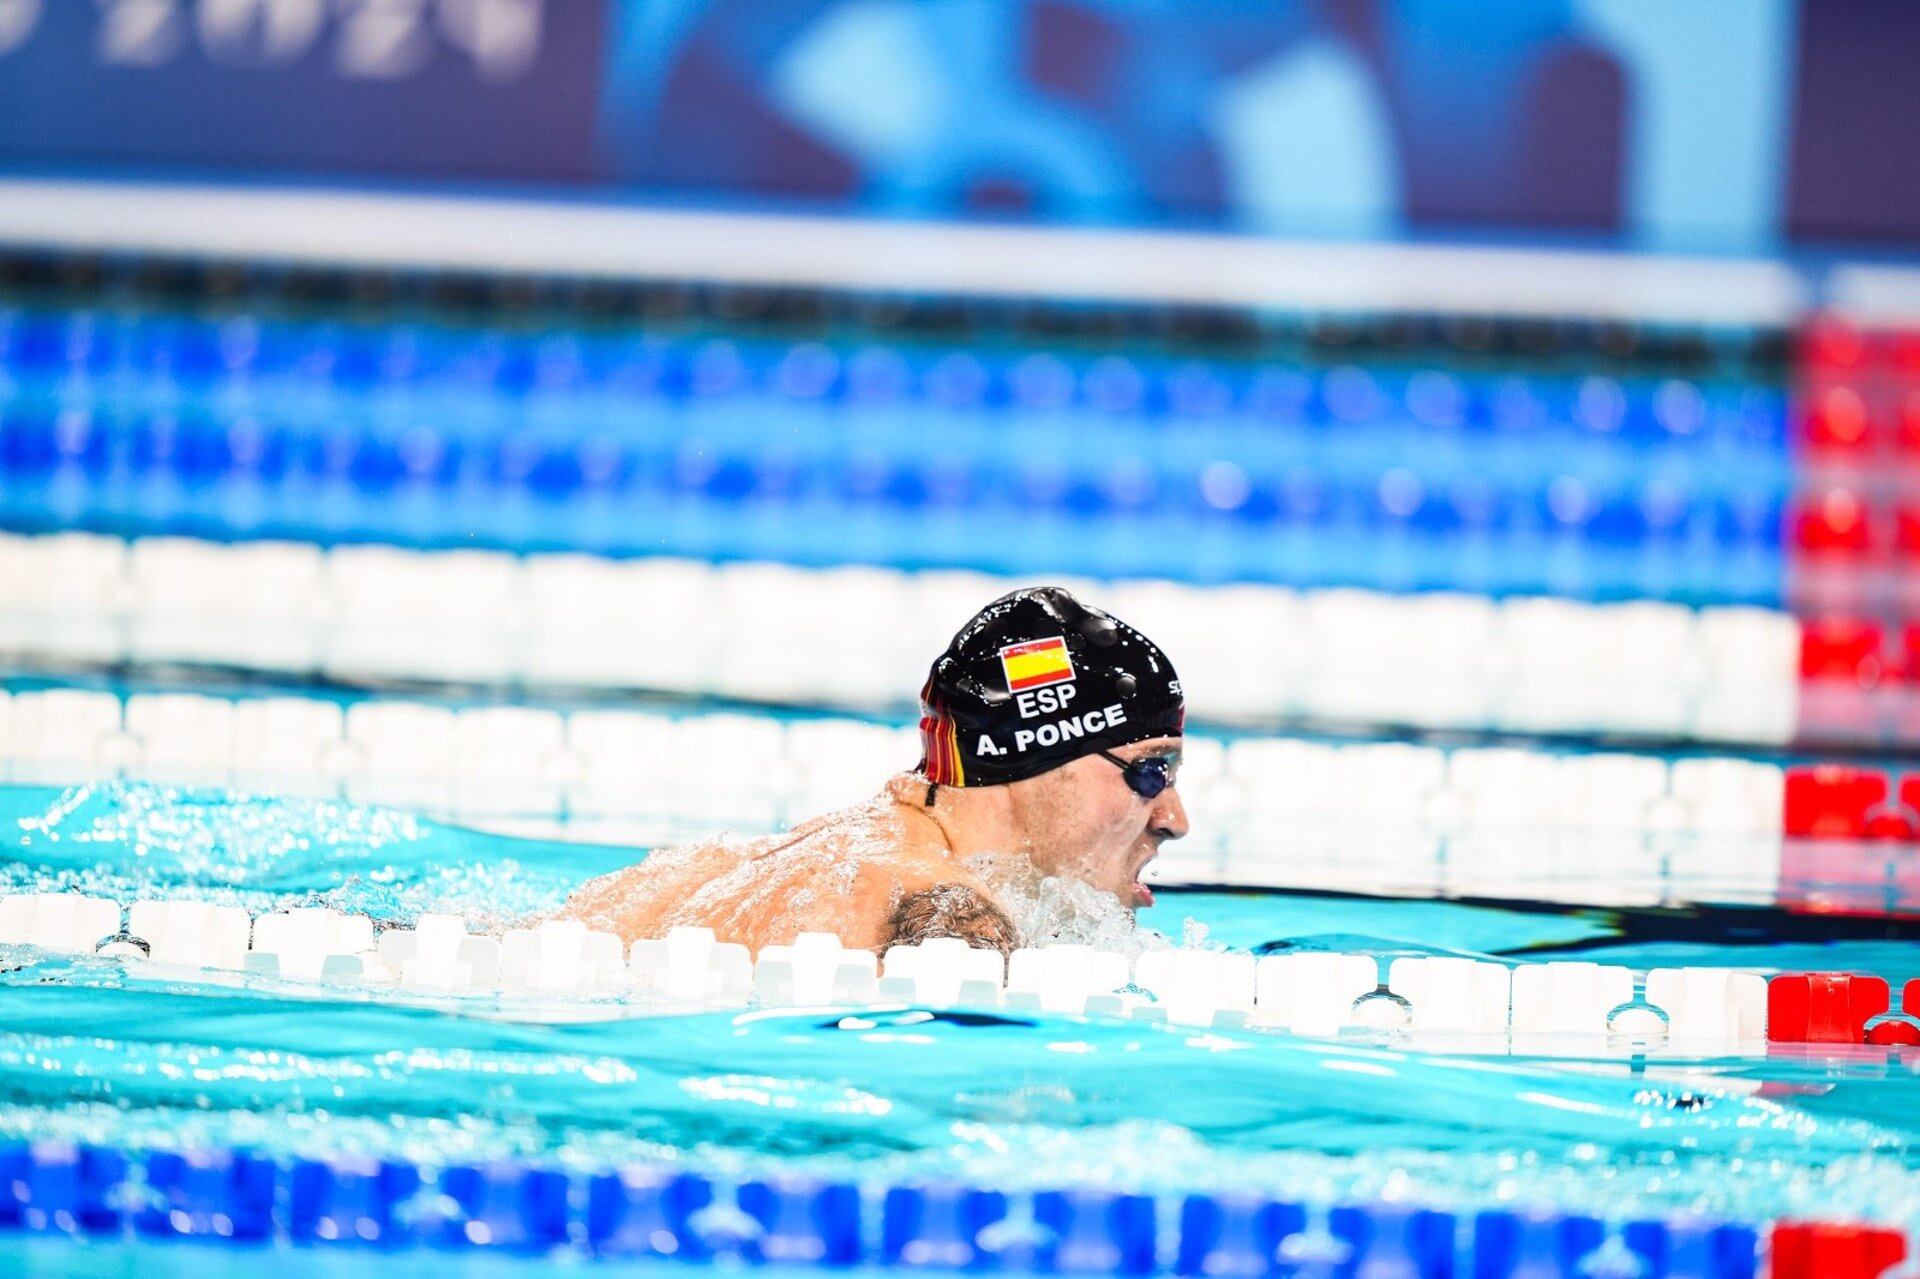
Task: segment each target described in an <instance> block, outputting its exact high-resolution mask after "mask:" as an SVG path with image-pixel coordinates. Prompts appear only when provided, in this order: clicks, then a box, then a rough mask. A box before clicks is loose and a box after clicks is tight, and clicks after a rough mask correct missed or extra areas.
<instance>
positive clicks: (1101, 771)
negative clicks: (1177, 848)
mask: <svg viewBox="0 0 1920 1279" xmlns="http://www.w3.org/2000/svg"><path fill="white" fill-rule="evenodd" d="M1113 754H1115V755H1117V756H1118V757H1119V758H1121V759H1124V760H1129V761H1131V760H1136V759H1145V758H1147V757H1148V756H1159V757H1161V758H1164V759H1167V760H1170V761H1171V762H1173V763H1174V764H1176V765H1177V764H1178V762H1179V759H1180V739H1179V738H1177V737H1155V738H1151V739H1149V740H1147V741H1144V742H1135V743H1134V744H1133V745H1131V746H1122V747H1119V748H1118V749H1116V750H1115V751H1114V752H1113ZM1007 789H1008V792H1009V798H1010V799H1011V800H1012V801H1013V805H1014V812H1015V815H1016V817H1017V819H1018V820H1019V822H1020V824H1021V827H1022V829H1023V830H1025V831H1026V833H1027V836H1028V838H1029V839H1030V840H1031V841H1032V857H1033V861H1034V864H1035V865H1036V866H1037V867H1039V869H1040V870H1041V871H1042V872H1043V873H1044V874H1048V875H1066V876H1071V877H1072V878H1074V879H1079V880H1084V881H1085V882H1087V883H1089V884H1092V885H1093V886H1094V887H1095V888H1099V889H1102V890H1104V891H1106V892H1109V893H1112V894H1113V895H1114V896H1115V897H1118V898H1119V899H1120V900H1121V901H1122V902H1124V903H1125V904H1126V905H1128V906H1130V907H1136V908H1137V907H1140V906H1151V905H1152V904H1153V894H1152V893H1151V892H1149V891H1148V890H1147V888H1146V886H1145V885H1144V884H1142V883H1141V882H1140V874H1141V872H1142V871H1143V870H1145V869H1146V865H1147V863H1148V862H1150V861H1152V860H1153V858H1154V855H1155V854H1157V853H1158V852H1159V851H1160V845H1161V844H1162V843H1164V842H1166V841H1167V840H1169V839H1179V838H1180V837H1181V836H1182V835H1184V834H1186V833H1187V810H1186V809H1185V808H1184V807H1183V806H1182V805H1181V803H1180V788H1179V785H1178V783H1177V781H1176V784H1174V785H1172V786H1169V787H1167V788H1166V789H1165V790H1163V791H1161V792H1160V793H1159V794H1158V795H1156V796H1154V797H1153V798H1152V799H1142V798H1141V797H1140V796H1138V795H1136V794H1134V792H1133V789H1132V788H1131V787H1129V786H1128V785H1127V783H1126V779H1125V777H1124V776H1123V775H1122V773H1121V771H1120V769H1119V768H1118V767H1117V766H1116V765H1115V764H1114V763H1113V762H1112V761H1111V760H1107V759H1102V758H1101V757H1100V756H1098V755H1083V756H1081V757H1080V758H1079V759H1076V760H1074V761H1073V762H1072V763H1069V764H1063V765H1061V766H1060V767H1059V768H1056V769H1053V770H1052V771H1051V772H1046V773H1042V774H1041V775H1040V776H1038V777H1030V778H1027V779H1026V780H1025V781H1019V782H1013V783H1011V784H1010V785H1009V786H1008V788H1007Z"/></svg>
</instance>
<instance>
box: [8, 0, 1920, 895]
mask: <svg viewBox="0 0 1920 1279" xmlns="http://www.w3.org/2000/svg"><path fill="white" fill-rule="evenodd" d="M1916 59H1920V8H1915V7H1914V6H1912V5H1910V4H1904V3H1897V2H1895V0H1822V2H1821V3H1818V4H1814V3H1804V4H1801V3H1793V2H1792V0H1738V2H1736V0H1694V2H1693V3H1688V4H1684V5H1673V4H1663V3H1654V2H1651V0H1566V2H1554V0H1538V2H1531V3H1529V2H1521V0H1513V2H1509V3H1498V4H1482V5H1475V6H1466V7H1463V6H1458V5H1443V4H1435V3H1428V2H1427V0H1405V2H1404V3H1390V2H1388V0H1374V2H1368V0H1325V2H1324V3H1307V2H1302V3H1285V2H1275V0H1263V2H1261V3H1252V2H1241V0H1185V2H1183V3H1179V4H1172V3H1157V2H1155V0H1027V2H1016V0H753V2H752V3H745V2H743V0H565V2H564V3H562V2H561V0H409V2H406V3H375V2H373V0H362V2H352V3H327V2H325V0H101V2H100V3H97V4H62V3H58V2H57V0H0V526H4V528H5V530H6V531H7V535H6V536H5V537H4V538H0V649H4V651H5V653H6V654H7V655H8V657H7V662H8V665H7V671H8V679H7V683H6V689H7V693H8V696H7V700H6V702H5V721H4V722H5V725H6V731H5V735H4V739H3V740H4V741H5V743H6V748H5V760H6V762H5V768H6V769H7V774H6V776H7V778H8V779H9V780H11V781H14V782H16V783H28V782H52V781H57V782H67V781H73V780H80V779H85V778H92V777H111V776H138V777H144V778H149V779H155V780H167V781H184V782H193V783H196V784H205V785H228V786H242V787H270V788H274V789H284V790H294V791H313V790H319V791H323V792H327V793H341V794H345V795H346V796H348V797H349V798H355V799H365V800H372V801H381V802H393V803H399V804H403V805H405V806H408V807H413V808H417V809H421V810H423V811H427V812H430V813H435V814H441V815H450V816H453V817H455V818H458V819H459V820H461V821H466V822H471V823H475V824H479V825H483V826H489V827H494V828H500V829H508V830H516V831H528V830H536V829H537V830H539V831H542V832H546V833H551V832H554V831H560V832H562V833H567V834H571V835H574V836H577V837H580V838H587V839H605V840H621V841H631V842H636V843H651V842H655V841H657V840H659V839H664V838H676V837H680V836H684V835H687V834H694V833H702V832H707V831H711V830H714V829H719V828H731V829H736V830H742V829H746V830H750V829H760V828H764V827H767V826H771V825H773V824H775V823H778V822H780V821H784V820H789V819H791V818H793V817H797V816H800V815H803V814H805V813H807V812H810V811H815V810H817V809H818V808H820V807H822V806H826V805H830V804H834V803H841V802H848V801H850V800H854V799H858V798H860V797H861V796H863V795H865V794H869V793H871V791H872V790H873V788H875V787H877V785H878V784H879V782H880V780H881V778H882V777H883V776H884V775H885V774H886V773H888V772H890V771H894V770H896V769H899V768H904V767H910V766H911V765H912V764H913V762H914V759H915V758H916V757H917V746H916V742H915V735H914V732H913V728H912V725H913V720H914V714H915V708H914V695H915V693H916V691H917V689H918V687H919V683H920V680H921V678H922V675H923V673H924V670H925V666H926V664H927V662H928V661H929V660H930V659H931V657H932V655H933V654H934V653H935V652H936V651H937V650H938V649H939V647H940V646H941V645H942V644H943V643H944V642H945V639H946V638H947V636H948V635H949V634H951V632H952V631H953V630H954V629H955V628H956V627H957V626H958V625H959V624H960V623H961V622H962V621H963V620H965V618H966V617H967V616H968V615H969V614H971V613H972V611H973V610H974V609H975V608H977V607H978V606H979V605H980V604H982V603H984V602H985V601H986V600H988V599H990V598H991V597H992V596H993V595H995V594H997V593H999V592H1001V591H1004V590H1006V589H1010V588H1011V587H1013V586H1015V585H1019V584H1023V583H1030V582H1033V581H1039V580H1052V581H1063V582H1066V583H1067V584H1070V585H1074V586H1076V587H1078V588H1080V589H1082V590H1083V591H1084V592H1085V593H1086V594H1087V595H1088V596H1089V597H1090V598H1091V599H1093V600H1094V601H1095V602H1096V603H1100V604H1103V605H1105V606H1107V607H1109V608H1111V609H1112V610H1113V611H1115V612H1117V613H1119V614H1120V615H1121V616H1123V617H1125V618H1127V619H1128V620H1130V621H1132V622H1134V623H1135V624H1137V625H1139V626H1141V627H1142V628H1143V629H1145V630H1147V631H1148V632H1149V633H1150V634H1153V635H1154V636H1155V637H1156V638H1157V639H1159V640H1160V641H1161V642H1162V643H1163V645H1164V646H1165V647H1166V648H1168V650H1169V651H1170V653H1171V654H1172V656H1173V658H1174V660H1175V662H1176V663H1177V664H1178V665H1179V667H1180V669H1181V672H1182V674H1183V676H1184V677H1185V682H1186V685H1187V688H1188V689H1189V692H1190V695H1191V697H1192V699H1193V724H1194V728H1195V730H1196V731H1195V736H1194V738H1193V742H1192V746H1191V749H1190V752H1189V755H1190V758H1189V762H1188V765H1187V773H1186V775H1185V776H1184V777H1183V779H1182V785H1183V788H1184V790H1185V792H1186V793H1187V794H1188V802H1189V805H1190V807H1191V808H1192V809H1193V810H1194V817H1195V825H1196V833H1195V836H1194V838H1193V839H1191V840H1189V841H1187V843H1186V844H1185V845H1184V846H1183V848H1182V851H1181V852H1180V853H1179V854H1177V855H1169V856H1168V857H1167V858H1166V859H1164V869H1163V876H1164V877H1166V878H1168V879H1170V880H1172V881H1174V882H1186V883H1197V884H1241V885H1253V886H1280V885H1308V886H1316V887H1326V888H1335V889H1340V890H1350V891H1391V892H1417V893H1423V894H1430V893H1444V894H1450V895H1465V896H1476V895H1479V896H1506V897H1512V896H1521V897H1545V898H1554V897H1565V896H1568V895H1572V896H1574V897H1576V898H1577V899H1579V900H1604V901H1626V902H1660V901H1672V900H1681V901H1688V900H1759V901H1764V902H1767V903H1770V904H1771V903H1776V902H1777V903H1780V904H1784V905H1787V906H1788V907H1790V908H1793V909H1809V910H1823V911H1842V910H1844V911H1852V912H1856V913H1861V912H1864V913H1880V912H1885V911H1888V910H1897V909H1905V908H1906V907H1907V905H1908V904H1909V903H1910V902H1911V900H1913V898H1914V894H1915V892H1916V890H1920V872H1915V871H1914V870H1913V868H1912V867H1911V866H1909V864H1908V859H1907V858H1906V857H1905V856H1904V855H1903V853H1902V851H1901V850H1903V849H1904V848H1905V847H1906V846H1907V845H1909V844H1911V843H1912V841H1913V840H1914V838H1915V831H1916V823H1920V763H1916V762H1915V761H1914V757H1913V751H1914V747H1915V744H1916V742H1920V625H1915V624H1914V623H1916V622H1920V574H1916V572H1915V568H1916V566H1917V565H1920V469H1916V468H1920V268H1916V263H1917V262H1920V258H1916V256H1915V250H1916V249H1917V248H1920V121H1917V120H1916V117H1915V115H1914V113H1913V111H1912V109H1911V105H1910V103H1909V102H1907V101H1906V98H1905V95H1904V93H1903V92H1902V91H1901V89H1902V86H1903V84H1904V77H1905V75H1906V73H1907V70H1908V69H1909V68H1910V67H1911V65H1913V63H1914V62H1915V61H1916ZM1543 850H1544V851H1543ZM1554 876H1559V877H1561V879H1562V880H1564V879H1566V878H1567V877H1571V878H1572V879H1573V880H1575V881H1578V882H1577V883H1576V884H1574V886H1572V887H1569V886H1568V884H1567V883H1565V882H1546V881H1547V880H1549V879H1552V878H1553V877H1554ZM1596 877H1600V878H1604V879H1605V880H1606V883H1605V884H1596V883H1595V882H1593V881H1594V880H1595V879H1596Z"/></svg>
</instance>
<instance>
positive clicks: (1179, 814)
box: [1147, 786, 1187, 839]
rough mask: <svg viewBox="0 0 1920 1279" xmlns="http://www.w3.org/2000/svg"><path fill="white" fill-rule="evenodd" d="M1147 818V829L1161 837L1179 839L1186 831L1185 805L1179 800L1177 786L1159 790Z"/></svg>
mask: <svg viewBox="0 0 1920 1279" xmlns="http://www.w3.org/2000/svg"><path fill="white" fill-rule="evenodd" d="M1147 820H1148V829H1149V830H1151V831H1152V832H1153V833H1154V834H1155V835H1157V836H1159V837H1160V838H1161V839H1179V838H1180V837H1182V836H1183V835H1185V834H1186V833H1187V806H1186V805H1185V804H1183V803H1181V802H1180V788H1179V787H1178V786H1169V787H1167V789H1165V790H1163V791H1161V792H1160V795H1159V797H1158V798H1157V799H1155V800H1154V805H1153V812H1152V813H1150V814H1148V819H1147Z"/></svg>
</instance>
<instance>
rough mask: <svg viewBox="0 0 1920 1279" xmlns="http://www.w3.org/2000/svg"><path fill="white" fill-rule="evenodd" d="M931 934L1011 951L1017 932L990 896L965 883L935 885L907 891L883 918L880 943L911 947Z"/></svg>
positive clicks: (970, 944)
mask: <svg viewBox="0 0 1920 1279" xmlns="http://www.w3.org/2000/svg"><path fill="white" fill-rule="evenodd" d="M935 937H957V938H959V939H960V940H961V941H964V942H966V943H967V944H968V945H969V946H976V947H985V948H987V949H990V950H997V951H999V952H1000V953H1001V954H1003V955H1007V954H1011V953H1013V951H1014V950H1016V949H1017V948H1018V947H1019V945H1020V934H1019V931H1018V930H1017V929H1015V928H1014V926H1013V921H1012V920H1011V919H1009V918H1007V912H1005V911H1004V910H1001V909H1000V907H999V906H998V905H997V904H996V903H995V902H994V900H993V899H992V898H991V897H988V896H987V895H986V894H985V893H983V892H981V891H980V890H979V889H977V888H973V887H970V886H969V885H966V884H935V885H934V886H933V887H931V888H923V889H921V890H920V891H919V892H917V893H908V894H907V895H906V896H905V897H902V898H901V899H900V903H899V905H897V906H895V907H894V908H893V913H892V914H891V915H889V916H888V917H887V926H886V941H885V942H884V943H883V945H882V946H881V949H882V950H885V948H886V947H887V946H913V945H917V944H919V943H920V942H923V941H927V940H929V939H931V938H935Z"/></svg>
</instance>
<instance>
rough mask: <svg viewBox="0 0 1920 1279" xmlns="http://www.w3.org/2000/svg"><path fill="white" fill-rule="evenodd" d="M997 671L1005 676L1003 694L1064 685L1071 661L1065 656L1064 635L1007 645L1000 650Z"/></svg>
mask: <svg viewBox="0 0 1920 1279" xmlns="http://www.w3.org/2000/svg"><path fill="white" fill-rule="evenodd" d="M1000 669H1001V670H1003V671H1005V672H1006V675H1007V691H1008V692H1010V693H1024V692H1026V691H1027V690H1028V689H1030V688H1044V687H1046V686H1047V685H1048V684H1064V683H1066V682H1067V681H1068V680H1070V679H1072V678H1073V659H1072V658H1071V657H1069V656H1067V640H1066V637H1065V636H1064V635H1056V636H1054V637H1053V638H1052V639H1042V640H1030V641H1028V642H1027V643H1025V644H1009V645H1007V646H1006V647H1005V648H1003V649H1001V650H1000Z"/></svg>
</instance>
